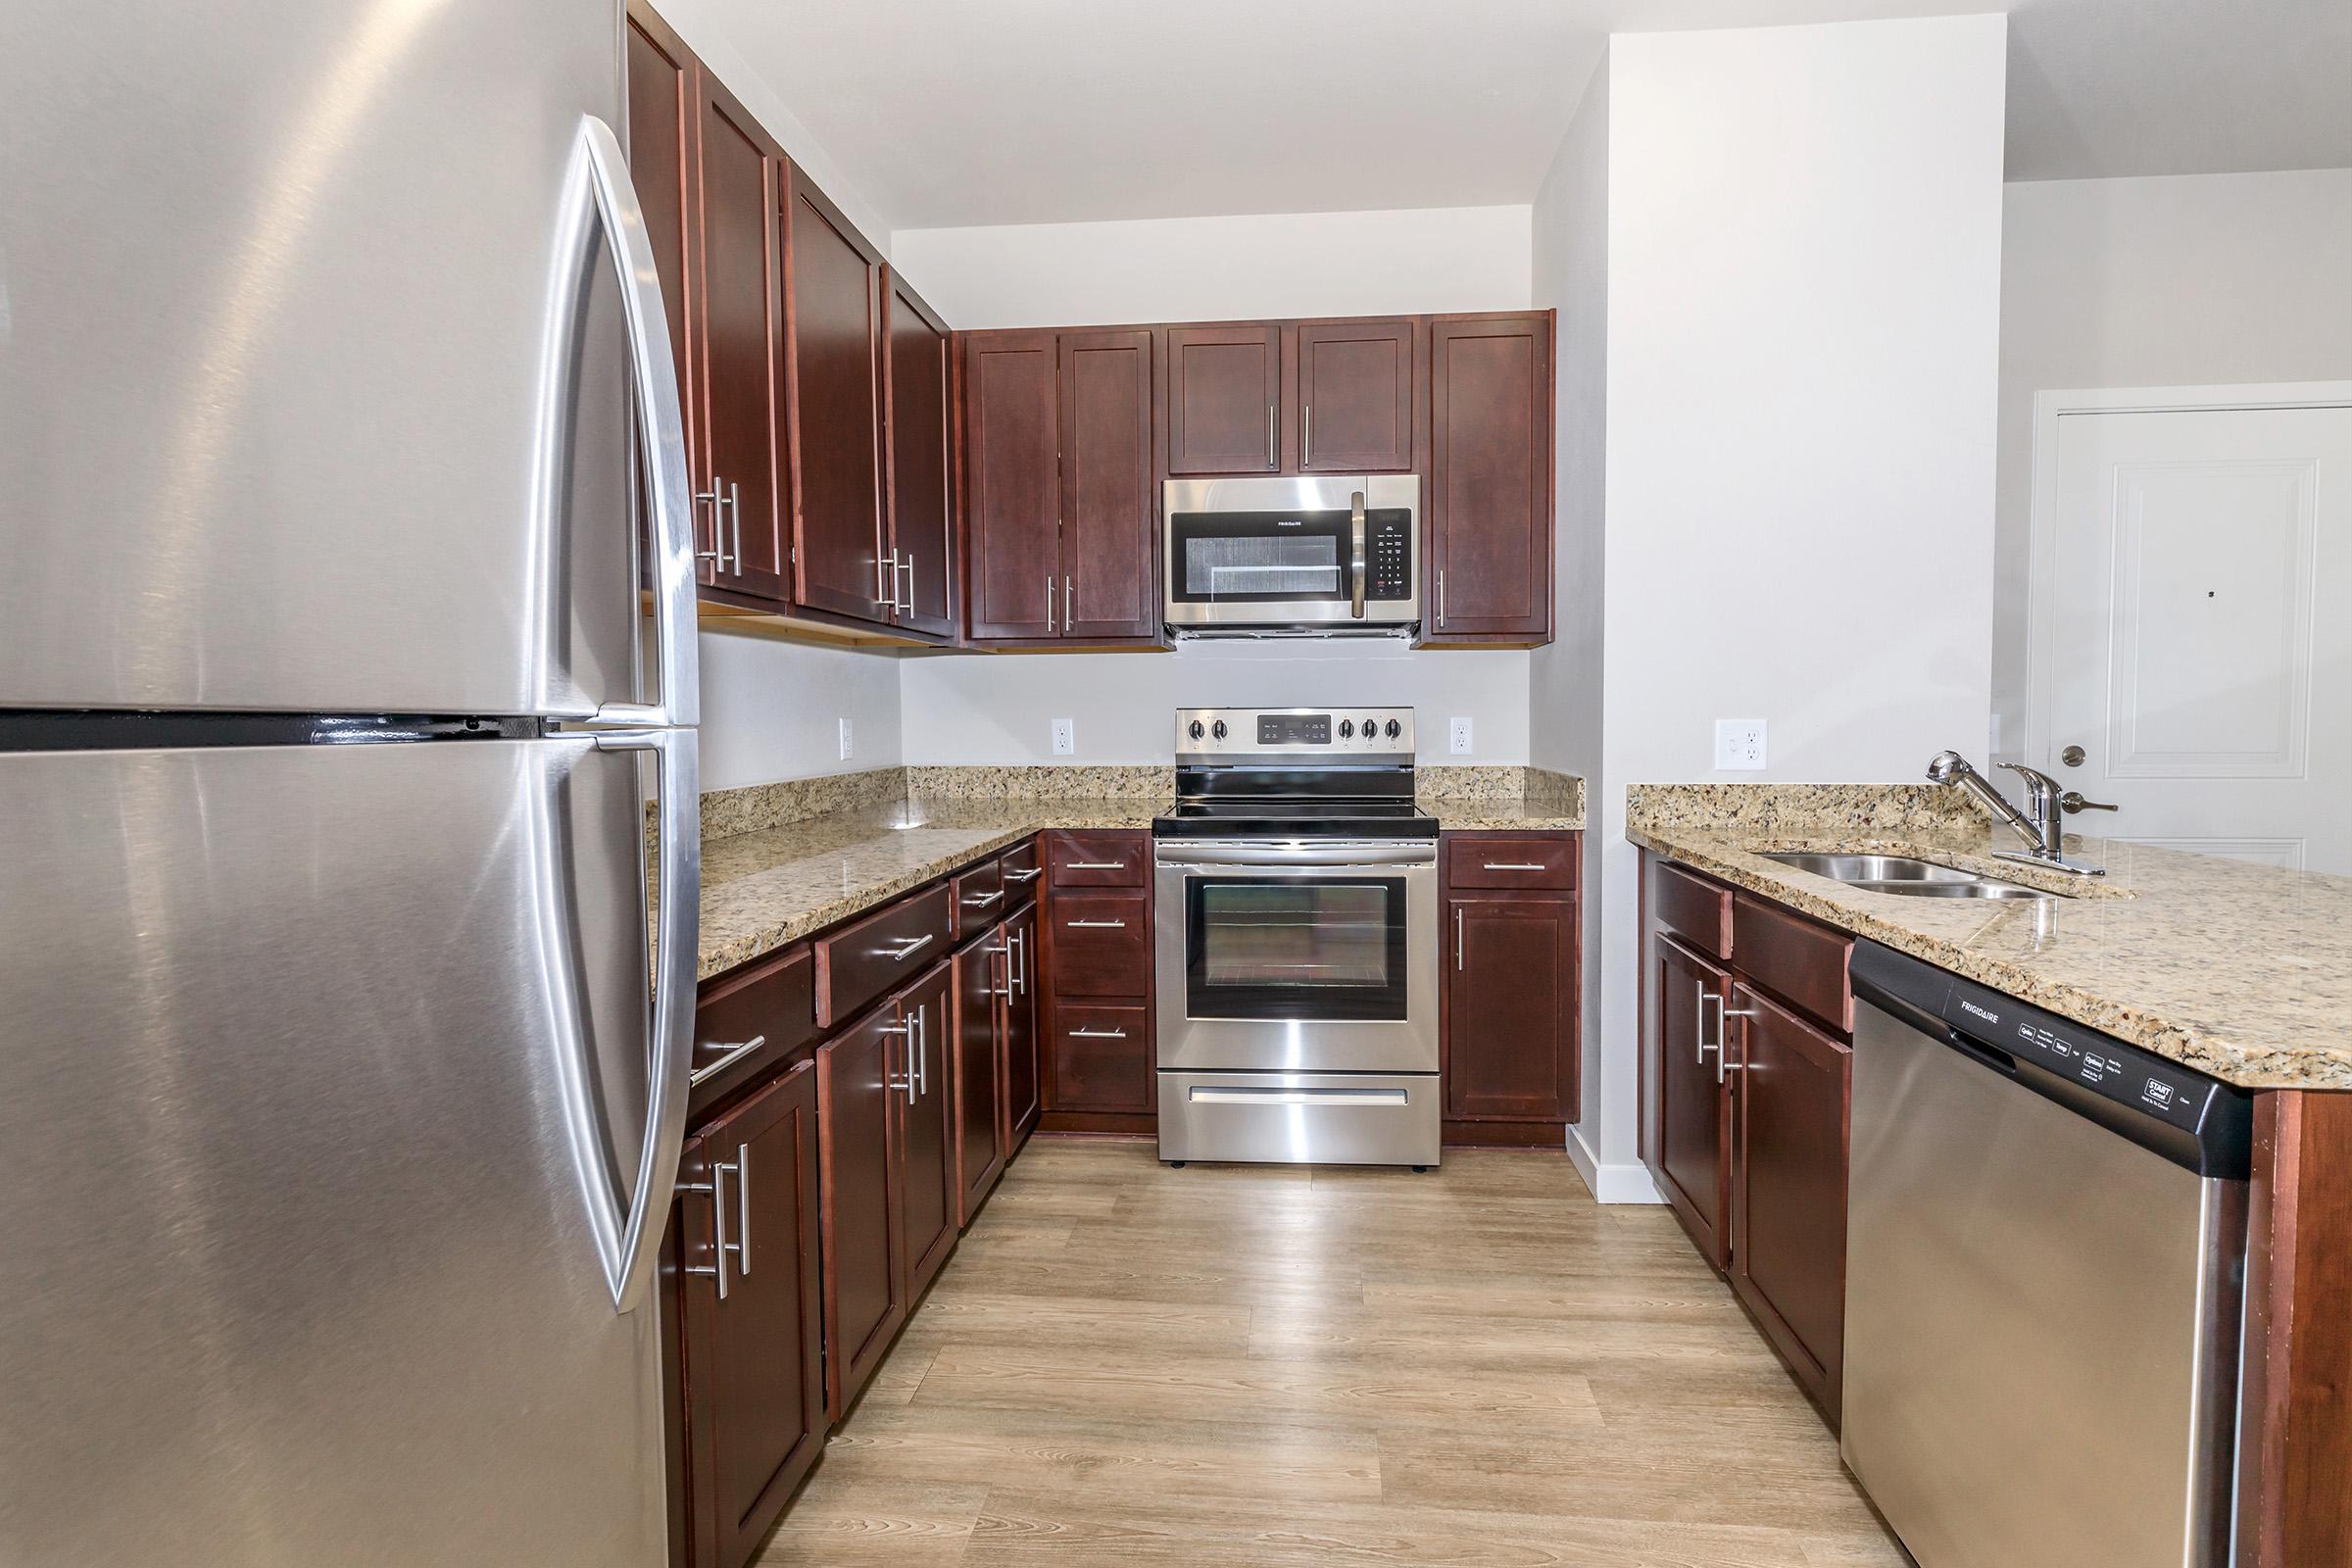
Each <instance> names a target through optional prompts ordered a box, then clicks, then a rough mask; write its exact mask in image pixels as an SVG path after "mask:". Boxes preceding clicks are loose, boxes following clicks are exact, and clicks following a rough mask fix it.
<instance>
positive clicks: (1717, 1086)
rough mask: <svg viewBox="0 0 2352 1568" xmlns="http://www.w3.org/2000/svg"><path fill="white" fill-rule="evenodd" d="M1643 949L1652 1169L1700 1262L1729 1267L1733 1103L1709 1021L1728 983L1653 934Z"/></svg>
mask: <svg viewBox="0 0 2352 1568" xmlns="http://www.w3.org/2000/svg"><path fill="white" fill-rule="evenodd" d="M1648 945H1649V951H1648V953H1647V954H1646V955H1644V957H1643V961H1644V963H1645V964H1646V965H1647V966H1648V969H1649V973H1648V974H1647V975H1646V976H1645V977H1644V981H1643V990H1644V993H1645V995H1646V996H1647V998H1648V999H1649V1001H1650V1006H1649V1007H1648V1008H1647V1009H1646V1011H1647V1013H1648V1016H1647V1017H1645V1018H1644V1020H1643V1027H1644V1030H1645V1032H1646V1033H1647V1034H1648V1036H1649V1038H1648V1039H1647V1041H1645V1042H1644V1046H1645V1049H1646V1051H1647V1053H1648V1062H1647V1065H1648V1067H1649V1071H1650V1086H1651V1088H1650V1092H1651V1093H1652V1094H1653V1095H1654V1096H1655V1097H1656V1100H1657V1107H1656V1110H1655V1112H1654V1114H1655V1116H1656V1118H1657V1123H1656V1127H1657V1130H1656V1133H1655V1135H1654V1138H1653V1140H1652V1147H1651V1148H1650V1150H1649V1151H1648V1152H1649V1155H1650V1160H1649V1168H1650V1170H1651V1172H1652V1173H1653V1174H1654V1175H1655V1176H1656V1177H1657V1179H1658V1186H1659V1187H1660V1188H1661V1189H1663V1190H1664V1192H1665V1194H1666V1199H1667V1201H1668V1202H1669V1203H1671V1204H1672V1205H1673V1207H1674V1211H1675V1213H1676V1215H1677V1216H1678V1217H1680V1218H1681V1220H1682V1222H1683V1228H1684V1229H1685V1230H1687V1231H1689V1232H1690V1233H1691V1240H1692V1241H1693V1242H1695V1243H1696V1244H1697V1245H1698V1250H1699V1255H1700V1256H1702V1257H1704V1258H1705V1259H1706V1260H1707V1262H1708V1263H1709V1264H1710V1265H1711V1266H1713V1267H1715V1268H1717V1269H1722V1268H1725V1267H1727V1266H1728V1265H1729V1264H1730V1262H1731V1238H1732V1232H1731V1226H1730V1224H1729V1223H1728V1219H1729V1215H1730V1205H1731V1170H1730V1166H1729V1162H1728V1160H1727V1159H1726V1157H1725V1156H1726V1151H1727V1150H1728V1148H1729V1147H1730V1138H1729V1131H1730V1126H1731V1123H1730V1119H1729V1118H1730V1115H1731V1097H1730V1096H1729V1095H1728V1094H1727V1093H1726V1092H1725V1086H1724V1084H1723V1082H1722V1074H1721V1073H1720V1071H1719V1070H1718V1068H1717V1065H1716V1056H1717V1054H1718V1053H1719V1052H1721V1050H1722V1048H1723V1027H1724V1026H1723V1021H1722V1018H1721V1016H1720V1013H1718V1015H1717V1016H1715V1017H1712V1018H1711V1017H1709V1016H1708V1014H1709V1012H1711V1011H1715V1010H1716V1009H1717V1007H1718V1006H1719V1005H1722V1004H1723V1003H1724V1002H1725V1001H1726V999H1727V998H1728V997H1729V995H1730V992H1731V980H1730V976H1729V975H1727V974H1726V973H1725V972H1724V971H1723V970H1722V969H1721V968H1719V967H1717V966H1716V965H1715V964H1713V963H1710V962H1708V961H1707V960H1706V959H1704V958H1702V957H1700V956H1698V955H1696V954H1694V953H1692V952H1691V950H1690V949H1688V948H1686V947H1684V946H1683V945H1682V944H1681V943H1680V942H1678V941H1676V940H1675V939H1674V938H1672V937H1669V936H1664V935H1660V934H1657V933H1654V932H1653V933H1652V934H1651V935H1650V937H1649V939H1648Z"/></svg>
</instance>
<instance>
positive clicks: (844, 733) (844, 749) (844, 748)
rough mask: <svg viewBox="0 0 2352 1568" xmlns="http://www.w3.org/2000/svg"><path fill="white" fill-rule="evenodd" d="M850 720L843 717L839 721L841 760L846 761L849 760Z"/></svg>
mask: <svg viewBox="0 0 2352 1568" xmlns="http://www.w3.org/2000/svg"><path fill="white" fill-rule="evenodd" d="M850 751H851V747H850V721H849V720H848V719H846V718H845V719H843V720H842V721H841V760H843V761H845V762H846V761H848V760H850Z"/></svg>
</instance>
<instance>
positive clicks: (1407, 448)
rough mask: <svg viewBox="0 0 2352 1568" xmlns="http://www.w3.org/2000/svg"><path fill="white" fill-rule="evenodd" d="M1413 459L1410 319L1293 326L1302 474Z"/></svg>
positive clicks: (1403, 466) (1398, 464)
mask: <svg viewBox="0 0 2352 1568" xmlns="http://www.w3.org/2000/svg"><path fill="white" fill-rule="evenodd" d="M1412 466H1413V323H1412V322H1410V321H1354V322H1323V323H1317V324H1311V325H1307V326H1301V327H1300V328H1299V471H1300V472H1302V473H1376V472H1404V471H1406V470H1409V469H1410V468H1411V467H1412Z"/></svg>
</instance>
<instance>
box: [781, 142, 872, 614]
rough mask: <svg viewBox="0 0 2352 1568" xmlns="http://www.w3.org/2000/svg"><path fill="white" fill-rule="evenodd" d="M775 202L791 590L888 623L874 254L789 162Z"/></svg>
mask: <svg viewBox="0 0 2352 1568" xmlns="http://www.w3.org/2000/svg"><path fill="white" fill-rule="evenodd" d="M782 208H783V225H784V231H785V247H784V257H785V265H784V277H785V288H784V298H785V332H786V352H785V365H786V367H787V368H788V370H789V379H788V382H787V396H786V411H787V414H788V416H789V418H790V424H791V452H792V538H793V544H794V547H795V549H796V551H797V552H798V553H797V555H796V557H795V559H794V572H795V579H794V588H793V598H794V600H795V601H796V602H797V603H798V604H799V605H801V606H802V607H803V608H805V609H809V610H818V611H825V612H829V613H833V614H837V615H845V616H848V617H850V618H852V619H856V620H866V621H885V622H886V621H888V620H889V618H890V606H891V602H892V597H893V588H892V585H891V584H889V583H888V582H886V581H885V578H886V576H887V575H888V572H889V564H888V562H887V560H886V559H885V558H886V555H887V551H886V547H885V546H884V544H883V542H882V464H881V431H882V389H881V384H880V377H881V373H882V371H881V365H882V352H881V350H882V287H881V273H882V257H881V253H880V252H878V251H876V250H875V249H874V248H873V246H872V245H870V244H868V243H867V241H866V239H865V236H864V235H862V234H860V233H858V230H857V228H856V227H854V226H853V225H852V224H851V222H850V221H849V220H848V219H847V218H845V217H843V216H842V213H841V209H840V208H838V207H835V206H834V205H833V203H832V202H831V201H830V200H828V199H827V198H826V196H825V193H824V192H823V191H820V190H818V189H817V188H816V186H815V185H814V184H813V183H812V182H810V180H809V177H808V176H807V175H806V174H804V173H803V172H801V171H800V170H799V169H798V168H791V169H789V171H788V178H787V179H786V181H785V190H784V199H783V203H782Z"/></svg>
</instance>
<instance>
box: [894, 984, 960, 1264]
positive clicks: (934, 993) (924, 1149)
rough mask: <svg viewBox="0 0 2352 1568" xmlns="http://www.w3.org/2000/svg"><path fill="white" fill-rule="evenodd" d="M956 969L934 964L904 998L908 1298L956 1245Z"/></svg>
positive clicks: (903, 1209) (902, 1207) (902, 1123)
mask: <svg viewBox="0 0 2352 1568" xmlns="http://www.w3.org/2000/svg"><path fill="white" fill-rule="evenodd" d="M955 1019H956V1002H955V988H954V979H953V969H952V966H951V965H949V964H945V963H941V964H935V965H933V967H932V970H931V973H930V974H929V975H928V976H926V977H925V978H924V979H922V980H920V981H918V982H916V984H915V985H914V987H913V988H912V989H911V990H909V991H908V992H907V994H906V995H905V996H904V997H902V998H901V999H900V1002H899V1022H898V1025H897V1027H898V1028H899V1029H900V1030H901V1031H902V1033H901V1035H900V1040H901V1046H900V1052H901V1060H902V1061H904V1062H906V1063H907V1064H908V1065H909V1066H910V1067H911V1069H912V1070H911V1071H910V1072H909V1071H908V1070H907V1068H906V1067H902V1069H901V1082H902V1083H903V1084H904V1085H905V1087H904V1088H902V1089H900V1090H899V1091H898V1096H899V1100H898V1111H899V1185H900V1192H901V1197H900V1200H899V1212H900V1215H901V1217H902V1221H903V1223H902V1224H901V1227H900V1231H899V1234H900V1236H901V1237H902V1238H903V1242H902V1245H903V1246H904V1247H905V1248H906V1250H907V1255H906V1259H905V1261H904V1262H903V1263H902V1264H901V1265H900V1273H901V1274H902V1275H903V1276H904V1277H905V1279H906V1281H907V1301H908V1302H909V1303H911V1302H913V1300H914V1299H915V1298H917V1297H919V1296H921V1295H922V1294H923V1291H924V1290H925V1288H926V1287H928V1286H929V1285H930V1283H931V1282H932V1280H934V1279H936V1278H937V1277H938V1275H939V1271H940V1269H941V1268H942V1267H943V1266H944V1265H945V1264H946V1263H947V1260H948V1254H949V1253H950V1252H952V1251H954V1250H956V1235H957V1234H958V1231H957V1226H956V1092H955V1072H956V1066H955V1051H956V1042H955V1038H954V1034H953V1027H954V1024H955Z"/></svg>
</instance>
